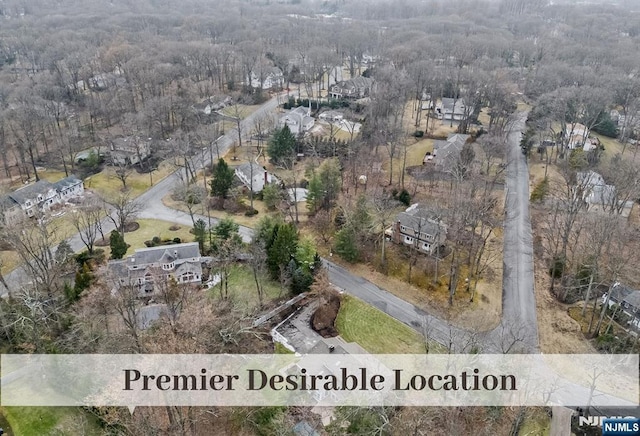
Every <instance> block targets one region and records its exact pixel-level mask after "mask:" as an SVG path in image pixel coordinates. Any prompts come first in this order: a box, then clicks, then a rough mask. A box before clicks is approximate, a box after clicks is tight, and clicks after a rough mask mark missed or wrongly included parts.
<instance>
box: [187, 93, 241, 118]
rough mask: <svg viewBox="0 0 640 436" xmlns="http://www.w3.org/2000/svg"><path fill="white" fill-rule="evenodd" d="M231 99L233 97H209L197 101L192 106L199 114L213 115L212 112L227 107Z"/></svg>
mask: <svg viewBox="0 0 640 436" xmlns="http://www.w3.org/2000/svg"><path fill="white" fill-rule="evenodd" d="M231 101H232V99H231V97H225V96H218V97H209V98H207V99H205V100H204V101H202V102H201V103H195V104H193V105H191V107H192V108H193V110H194V111H196V112H197V113H199V114H204V115H211V113H212V112H216V111H219V110H221V109H224V108H225V107H227V106H228V105H229V104H231Z"/></svg>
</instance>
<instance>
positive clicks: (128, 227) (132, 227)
mask: <svg viewBox="0 0 640 436" xmlns="http://www.w3.org/2000/svg"><path fill="white" fill-rule="evenodd" d="M139 228H140V224H138V222H137V221H133V222H130V223H126V224H125V225H124V232H125V233H131V232H135V231H136V230H138V229H139Z"/></svg>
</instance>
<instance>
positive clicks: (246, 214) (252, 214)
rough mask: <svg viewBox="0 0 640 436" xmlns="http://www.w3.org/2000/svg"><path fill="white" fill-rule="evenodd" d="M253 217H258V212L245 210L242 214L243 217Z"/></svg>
mask: <svg viewBox="0 0 640 436" xmlns="http://www.w3.org/2000/svg"><path fill="white" fill-rule="evenodd" d="M254 215H258V210H257V209H247V210H246V211H245V212H244V216H254Z"/></svg>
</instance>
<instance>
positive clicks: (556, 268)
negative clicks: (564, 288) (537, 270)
mask: <svg viewBox="0 0 640 436" xmlns="http://www.w3.org/2000/svg"><path fill="white" fill-rule="evenodd" d="M564 268H565V261H564V259H562V258H560V257H555V258H554V259H553V261H552V262H551V266H550V267H549V275H550V276H551V277H554V278H556V279H559V278H560V277H562V274H563V273H564Z"/></svg>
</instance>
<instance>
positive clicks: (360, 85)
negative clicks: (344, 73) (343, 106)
mask: <svg viewBox="0 0 640 436" xmlns="http://www.w3.org/2000/svg"><path fill="white" fill-rule="evenodd" d="M373 87H374V81H373V79H372V78H370V77H362V76H358V77H354V78H353V79H349V80H344V81H342V82H338V83H336V84H334V85H331V87H330V88H329V95H330V96H331V98H363V97H368V96H369V94H370V93H371V90H372V89H373Z"/></svg>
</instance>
